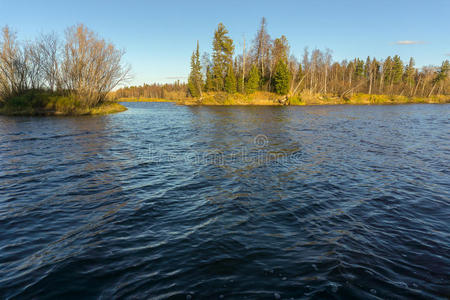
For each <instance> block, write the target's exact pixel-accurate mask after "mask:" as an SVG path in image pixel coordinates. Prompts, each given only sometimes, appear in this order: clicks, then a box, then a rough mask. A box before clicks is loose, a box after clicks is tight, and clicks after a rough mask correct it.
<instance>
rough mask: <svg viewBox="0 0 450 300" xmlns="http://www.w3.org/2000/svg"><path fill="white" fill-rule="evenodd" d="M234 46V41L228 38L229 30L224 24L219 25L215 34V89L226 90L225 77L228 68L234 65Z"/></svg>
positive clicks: (213, 71)
mask: <svg viewBox="0 0 450 300" xmlns="http://www.w3.org/2000/svg"><path fill="white" fill-rule="evenodd" d="M233 52H234V45H233V40H232V39H231V38H230V37H229V36H228V30H227V29H226V28H225V26H224V25H223V24H222V23H219V25H218V26H217V29H216V31H215V32H214V40H213V70H212V73H213V89H214V90H215V91H222V90H223V89H224V77H225V76H226V73H227V67H228V65H229V64H231V63H233Z"/></svg>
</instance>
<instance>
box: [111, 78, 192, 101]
mask: <svg viewBox="0 0 450 300" xmlns="http://www.w3.org/2000/svg"><path fill="white" fill-rule="evenodd" d="M187 93H188V89H187V84H186V83H184V82H180V81H179V80H178V81H176V82H175V83H166V84H158V83H154V84H144V85H141V86H129V87H124V88H120V89H118V90H117V91H115V92H114V98H116V99H120V98H155V99H169V100H179V99H182V98H185V97H186V96H187Z"/></svg>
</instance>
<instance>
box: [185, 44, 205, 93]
mask: <svg viewBox="0 0 450 300" xmlns="http://www.w3.org/2000/svg"><path fill="white" fill-rule="evenodd" d="M202 87H203V78H202V66H201V64H200V47H199V44H198V41H197V50H196V51H195V52H194V53H192V56H191V73H190V74H189V78H188V89H189V93H190V94H191V96H192V97H200V96H201V95H202Z"/></svg>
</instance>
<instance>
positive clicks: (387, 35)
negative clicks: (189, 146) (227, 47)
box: [0, 0, 450, 84]
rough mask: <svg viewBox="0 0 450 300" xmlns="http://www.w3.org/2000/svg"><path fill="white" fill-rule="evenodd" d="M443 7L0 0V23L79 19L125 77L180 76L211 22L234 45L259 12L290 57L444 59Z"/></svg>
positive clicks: (447, 1)
mask: <svg viewBox="0 0 450 300" xmlns="http://www.w3.org/2000/svg"><path fill="white" fill-rule="evenodd" d="M219 3H220V4H219ZM449 13H450V0H428V1H418V0H409V1H404V0H390V1H387V0H378V1H364V0H333V1H331V0H330V1H325V0H322V1H317V0H316V1H313V0H309V1H302V0H297V1H283V0H278V1H274V0H272V1H261V0H260V1H244V0H240V1H235V0H228V1H221V2H217V3H215V2H213V1H175V0H171V1H167V0H166V1H143V0H141V1H133V0H129V1H113V0H110V1H94V0H90V1H85V0H77V1H62V0H59V1H54V0H52V1H50V0H49V1H44V0H42V1H21V0H14V1H13V0H0V26H3V25H6V24H7V25H9V26H10V27H12V28H13V29H14V30H16V31H17V32H18V35H19V37H20V38H21V39H22V40H26V39H32V38H33V37H35V36H36V35H38V34H39V33H41V32H48V31H56V32H58V33H60V34H61V35H62V34H63V32H64V29H65V28H67V27H68V26H71V25H74V24H77V23H84V24H85V25H87V26H88V27H89V28H90V29H92V30H94V31H95V32H97V33H98V34H99V35H100V36H102V37H104V38H106V39H108V40H110V41H113V42H114V43H115V44H116V45H117V46H118V47H120V48H123V49H125V50H126V56H125V59H126V61H127V62H128V63H129V64H131V66H132V70H133V75H134V78H133V80H132V82H130V83H131V84H142V83H144V82H145V83H151V82H172V81H174V79H176V78H180V79H182V80H183V78H185V77H186V76H187V74H188V72H189V63H190V55H191V53H192V51H193V49H194V48H195V45H196V41H197V40H199V41H200V48H201V51H202V52H204V51H208V52H210V50H211V40H212V35H213V32H214V29H215V28H216V27H217V24H218V23H219V22H222V23H224V24H225V26H226V27H227V29H228V30H229V31H230V35H231V37H232V38H233V39H234V40H235V44H236V51H237V52H241V51H242V50H241V49H242V48H241V47H242V40H243V37H244V36H245V38H246V40H247V42H250V41H251V40H252V39H253V38H254V35H255V32H256V30H257V27H258V25H259V22H260V20H261V17H263V16H265V17H266V19H267V21H268V31H269V34H270V35H271V36H272V37H273V38H274V37H279V36H280V35H282V34H284V35H286V37H287V38H288V40H289V43H290V45H291V50H292V53H293V54H294V55H296V56H297V57H301V55H302V52H303V48H304V47H305V46H308V47H309V48H310V49H312V48H320V49H325V48H330V49H332V50H333V57H334V59H335V60H342V59H345V58H353V57H361V58H366V57H367V56H371V57H372V56H375V57H377V58H385V57H387V56H388V55H394V54H399V55H400V56H401V57H402V59H403V60H404V61H405V62H406V61H407V60H409V57H410V56H413V57H414V58H415V59H416V63H417V65H418V66H423V65H430V64H434V65H437V64H440V63H441V62H442V61H443V60H444V59H450V57H449V56H446V54H448V55H450V17H449ZM398 41H410V42H406V43H404V44H403V45H399V44H397V43H396V42H398ZM412 42H419V43H417V44H416V43H412Z"/></svg>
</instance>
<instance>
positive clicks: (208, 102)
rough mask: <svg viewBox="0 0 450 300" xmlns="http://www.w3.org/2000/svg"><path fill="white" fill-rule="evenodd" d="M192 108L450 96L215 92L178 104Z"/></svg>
mask: <svg viewBox="0 0 450 300" xmlns="http://www.w3.org/2000/svg"><path fill="white" fill-rule="evenodd" d="M176 103H177V104H179V105H188V106H200V105H205V106H219V105H220V106H305V105H311V106H313V105H314V106H318V105H400V104H445V103H450V96H444V95H440V96H432V97H429V98H422V97H406V96H396V95H393V96H390V95H374V94H372V95H369V94H355V95H353V96H351V97H350V98H348V99H343V98H341V97H337V96H333V95H320V94H318V95H310V94H303V95H299V96H295V97H291V98H287V97H285V96H280V95H276V94H272V93H264V94H262V93H257V94H254V95H245V94H226V93H214V94H207V95H205V96H204V97H203V98H201V99H194V98H190V99H184V100H179V101H177V102H176Z"/></svg>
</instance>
